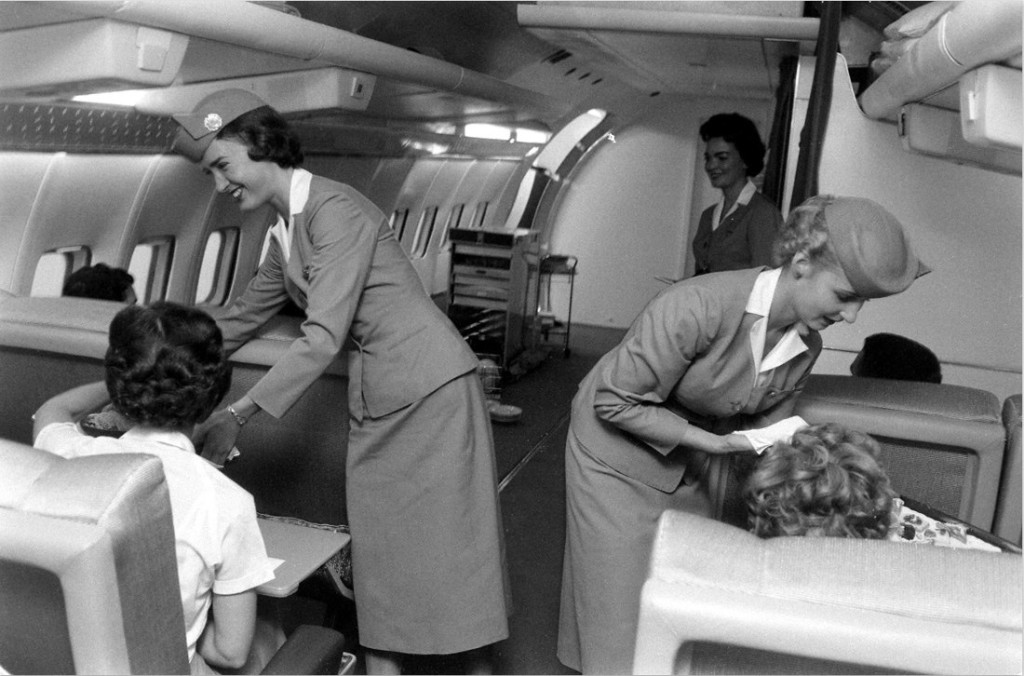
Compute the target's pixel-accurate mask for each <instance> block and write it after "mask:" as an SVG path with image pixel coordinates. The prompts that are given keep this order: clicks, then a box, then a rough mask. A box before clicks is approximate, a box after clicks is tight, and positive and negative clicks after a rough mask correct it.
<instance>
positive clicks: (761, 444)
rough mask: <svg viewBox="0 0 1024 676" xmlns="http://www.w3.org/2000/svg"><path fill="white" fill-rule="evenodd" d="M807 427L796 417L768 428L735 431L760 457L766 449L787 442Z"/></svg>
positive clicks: (805, 422)
mask: <svg viewBox="0 0 1024 676" xmlns="http://www.w3.org/2000/svg"><path fill="white" fill-rule="evenodd" d="M804 427H807V421H806V420H804V419H803V418H801V417H800V416H798V415H795V416H793V417H792V418H786V419H785V420H780V421H779V422H777V423H775V424H774V425H769V426H768V427H762V428H760V429H756V430H736V432H735V433H736V434H742V435H743V436H745V437H746V438H747V439H750V443H751V444H753V445H754V451H755V452H756V453H757V454H758V455H760V454H762V453H764V451H765V449H766V448H769V447H770V446H773V445H774V444H777V443H778V442H780V441H787V442H788V441H789V440H790V439H792V438H793V433H794V432H796V431H797V430H799V429H802V428H804Z"/></svg>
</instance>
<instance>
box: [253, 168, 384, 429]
mask: <svg viewBox="0 0 1024 676" xmlns="http://www.w3.org/2000/svg"><path fill="white" fill-rule="evenodd" d="M314 185H315V184H314ZM296 225H297V226H299V225H302V227H303V228H304V230H303V231H301V232H297V233H296V237H308V238H309V239H310V241H311V244H312V257H311V260H308V261H306V260H304V261H302V263H303V267H304V268H306V269H308V270H309V271H310V273H309V290H308V293H307V297H306V319H305V321H303V322H302V327H301V328H302V336H300V337H299V338H298V339H297V340H294V341H292V344H291V345H290V346H289V348H288V351H287V352H286V353H285V354H284V356H283V357H281V359H280V360H278V362H277V363H276V364H274V367H273V368H271V369H270V371H269V372H268V373H267V374H266V375H265V376H263V378H261V379H260V381H259V382H258V383H257V384H256V385H255V386H254V387H253V388H252V389H251V390H250V391H249V393H248V394H249V397H250V398H251V399H252V401H253V402H254V403H255V404H257V405H258V406H259V407H260V408H261V409H263V410H264V411H266V412H267V413H269V414H270V415H273V416H274V417H280V416H282V415H284V414H285V413H286V412H287V411H288V409H289V408H291V406H292V405H293V404H294V403H295V402H296V401H297V400H298V399H299V397H301V396H302V394H303V393H304V392H305V391H306V390H307V389H308V388H309V386H310V385H312V384H313V383H314V382H315V381H316V379H317V378H319V377H320V376H321V375H322V374H323V372H324V371H325V370H326V369H327V367H328V366H330V364H331V362H333V361H334V359H335V358H336V357H337V356H338V353H339V352H340V351H341V349H342V346H343V345H344V343H345V340H346V338H347V337H348V334H349V329H350V328H351V325H352V320H353V318H354V317H355V313H356V309H357V308H358V306H359V300H360V298H361V297H362V295H363V288H364V287H365V285H366V281H367V279H368V278H369V275H370V266H371V264H372V263H373V259H374V256H375V253H376V248H377V237H378V233H379V231H380V228H381V226H382V225H384V220H383V216H381V218H380V220H377V219H376V216H375V215H373V214H370V213H367V212H366V211H364V210H363V209H362V208H361V207H360V206H359V205H358V204H357V203H356V201H355V200H353V199H351V198H350V197H349V196H348V195H345V194H343V193H341V192H333V191H321V192H320V193H319V194H317V193H316V192H315V190H311V193H310V203H309V204H308V205H307V212H306V213H304V220H303V221H301V222H300V221H299V220H297V221H296ZM292 255H293V256H295V255H297V252H295V251H293V252H292Z"/></svg>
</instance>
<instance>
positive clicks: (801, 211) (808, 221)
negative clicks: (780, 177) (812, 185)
mask: <svg viewBox="0 0 1024 676" xmlns="http://www.w3.org/2000/svg"><path fill="white" fill-rule="evenodd" d="M835 199H836V198H835V196H833V195H818V196H816V197H812V198H810V199H808V200H807V201H805V202H804V203H803V204H801V205H800V206H798V207H797V208H795V209H793V211H791V212H790V213H789V218H787V219H786V222H785V223H784V224H783V225H782V227H781V228H780V229H779V234H778V235H777V236H776V238H775V243H774V245H773V246H772V264H773V265H774V266H775V267H782V266H786V265H789V263H790V261H792V260H793V256H795V255H796V254H797V253H799V252H801V251H803V252H804V253H806V254H807V257H808V258H810V259H811V262H812V263H815V264H824V265H826V266H829V267H833V268H839V267H840V264H839V258H838V256H836V253H835V251H834V250H833V249H832V246H831V245H830V244H829V241H828V239H829V238H828V224H827V223H826V221H825V207H827V206H828V205H830V204H832V202H834V201H835Z"/></svg>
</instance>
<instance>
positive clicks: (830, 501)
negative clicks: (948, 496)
mask: <svg viewBox="0 0 1024 676" xmlns="http://www.w3.org/2000/svg"><path fill="white" fill-rule="evenodd" d="M878 454H879V447H878V443H877V442H876V441H875V440H874V439H872V438H871V437H870V436H868V435H867V434H864V433H863V432H857V431H854V430H850V429H847V428H845V427H843V426H842V425H838V424H835V423H827V424H824V425H812V426H810V427H807V428H804V429H802V430H800V431H798V432H797V433H796V434H794V435H793V439H792V441H791V442H790V443H788V444H782V443H780V444H776V445H775V446H774V447H773V448H772V449H770V450H769V451H768V452H767V453H766V454H765V455H763V456H762V457H761V458H760V459H759V461H758V463H757V465H756V467H755V468H754V471H753V473H752V474H751V475H750V477H749V478H748V479H747V482H746V485H745V486H744V489H743V497H744V499H745V500H746V504H747V510H748V519H749V525H750V528H751V530H752V531H753V532H754V534H755V535H758V536H759V537H762V538H771V537H777V536H780V535H810V536H818V537H848V538H864V539H876V540H877V539H883V538H885V537H886V534H887V533H888V531H889V527H890V525H891V522H892V518H893V515H892V502H893V498H894V497H896V495H895V493H894V492H893V490H892V488H891V487H890V485H889V477H888V475H886V473H885V471H884V470H883V469H882V467H881V466H880V465H879V463H878Z"/></svg>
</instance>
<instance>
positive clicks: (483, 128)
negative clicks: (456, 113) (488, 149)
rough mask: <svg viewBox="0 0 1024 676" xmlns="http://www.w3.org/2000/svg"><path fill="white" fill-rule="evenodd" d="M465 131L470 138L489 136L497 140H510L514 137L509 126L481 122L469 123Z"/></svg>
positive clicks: (488, 137)
mask: <svg viewBox="0 0 1024 676" xmlns="http://www.w3.org/2000/svg"><path fill="white" fill-rule="evenodd" d="M463 133H464V134H465V135H466V136H468V137H469V138H487V139H494V140H497V141H508V140H509V139H510V138H512V130H511V129H509V128H508V127H502V126H500V125H497V124H483V123H479V122H472V123H470V124H467V125H466V128H465V130H464V132H463Z"/></svg>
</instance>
